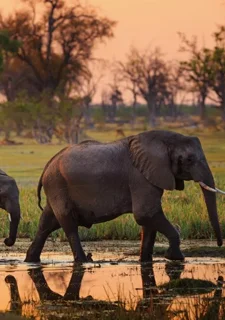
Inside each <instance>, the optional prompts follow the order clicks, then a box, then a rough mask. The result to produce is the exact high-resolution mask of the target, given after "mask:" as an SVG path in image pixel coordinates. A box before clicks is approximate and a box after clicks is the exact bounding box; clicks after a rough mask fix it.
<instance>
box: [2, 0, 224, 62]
mask: <svg viewBox="0 0 225 320" xmlns="http://www.w3.org/2000/svg"><path fill="white" fill-rule="evenodd" d="M19 3H20V1H19V0H0V10H3V11H4V13H6V14H7V13H9V12H10V11H12V10H14V9H15V8H16V7H18V5H19ZM68 3H69V4H72V3H73V0H68ZM85 3H89V4H91V5H93V6H95V7H97V8H98V10H99V13H101V14H102V15H106V16H108V17H109V18H111V19H114V20H116V21H117V22H118V23H117V26H116V28H115V37H114V39H111V40H109V41H107V43H106V44H105V45H99V47H98V48H97V50H96V54H95V55H96V56H97V57H101V58H105V59H108V60H118V59H120V60H122V59H123V58H124V57H125V55H126V53H127V51H128V50H129V48H130V46H131V45H134V46H136V47H137V48H139V49H145V48H147V47H149V46H153V47H155V46H160V47H161V49H162V51H163V52H164V53H165V54H166V58H168V59H173V58H174V59H175V58H178V59H179V58H181V57H182V54H181V53H179V52H178V49H179V43H180V41H179V37H178V35H177V32H178V31H181V32H184V33H185V34H186V35H187V36H189V37H191V36H192V35H197V36H198V38H199V43H201V44H203V43H204V44H205V45H206V46H209V47H210V46H212V44H213V40H212V39H211V35H212V32H213V31H215V29H216V26H217V25H218V24H225V0H89V1H85Z"/></svg>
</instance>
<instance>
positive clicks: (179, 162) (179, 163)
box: [177, 156, 183, 165]
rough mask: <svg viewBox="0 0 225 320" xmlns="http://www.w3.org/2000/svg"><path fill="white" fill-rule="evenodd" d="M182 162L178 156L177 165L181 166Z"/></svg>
mask: <svg viewBox="0 0 225 320" xmlns="http://www.w3.org/2000/svg"><path fill="white" fill-rule="evenodd" d="M182 160H183V159H182V156H179V157H178V160H177V162H178V165H181V164H182V162H183V161H182Z"/></svg>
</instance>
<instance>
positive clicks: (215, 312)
mask: <svg viewBox="0 0 225 320" xmlns="http://www.w3.org/2000/svg"><path fill="white" fill-rule="evenodd" d="M183 270H184V264H180V263H166V266H165V271H166V274H167V275H168V276H169V282H168V284H171V282H173V284H174V283H176V280H177V281H179V280H181V281H182V280H185V279H181V278H180V277H181V274H182V272H183ZM141 277H142V287H143V299H142V300H140V301H139V302H138V304H137V307H136V311H139V312H143V311H145V312H149V313H150V314H153V313H154V315H155V317H156V319H172V318H173V316H174V317H175V318H176V319H184V318H185V319H189V318H190V317H189V316H188V315H187V314H186V313H187V310H179V308H178V309H176V310H174V311H173V310H171V311H170V308H169V306H170V307H171V306H172V304H171V303H172V301H173V299H174V298H175V295H174V294H172V293H171V292H170V293H168V294H166V293H165V291H164V292H163V291H162V287H161V292H160V290H159V289H158V288H157V287H156V281H155V276H154V270H153V265H152V264H147V265H144V266H143V265H142V266H141ZM188 280H189V281H190V283H191V282H192V283H195V282H196V283H197V281H198V280H195V279H188ZM174 281H175V282H174ZM208 284H210V282H209V283H208ZM222 284H223V277H222V276H218V279H217V286H216V288H214V287H215V285H214V284H213V283H211V285H212V288H209V290H208V291H207V292H205V293H209V292H210V291H211V292H212V291H213V290H214V295H213V297H212V298H211V299H212V301H211V303H209V301H207V300H205V302H206V307H204V304H201V306H202V309H203V310H202V313H203V314H202V315H201V317H200V318H199V319H201V320H208V319H210V320H212V319H219V312H220V306H221V303H222V302H223V303H224V298H223V297H222ZM164 285H165V284H164ZM175 286H176V285H175ZM186 286H187V283H186V285H185V283H184V287H183V288H182V287H181V288H180V289H183V290H182V291H185V288H187V289H190V288H188V287H186ZM164 287H165V286H164ZM171 289H172V290H173V286H172V288H171ZM174 289H176V288H174ZM193 289H194V288H193ZM199 289H201V291H203V290H204V288H199ZM192 291H193V293H192V294H194V295H196V294H198V289H197V288H196V291H195V293H194V290H192ZM189 292H190V291H189ZM201 293H202V292H201ZM192 294H190V296H191V295H192ZM199 295H200V293H199ZM183 296H185V297H188V295H187V292H186V294H185V293H184V294H183ZM179 297H180V298H182V293H181V292H180V293H179ZM198 302H200V299H199V300H198ZM178 303H179V302H178ZM187 303H188V304H189V305H187V308H188V309H189V308H190V305H191V304H192V303H191V301H190V300H189V301H187ZM181 306H182V304H181ZM195 307H196V306H195ZM197 308H198V309H200V305H198V306H197ZM198 311H199V310H198ZM184 313H185V315H184ZM178 314H179V315H178Z"/></svg>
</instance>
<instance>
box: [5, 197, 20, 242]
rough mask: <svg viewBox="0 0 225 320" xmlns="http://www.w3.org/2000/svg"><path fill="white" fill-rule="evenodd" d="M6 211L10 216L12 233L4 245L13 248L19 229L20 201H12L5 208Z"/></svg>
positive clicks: (10, 232) (16, 199)
mask: <svg viewBox="0 0 225 320" xmlns="http://www.w3.org/2000/svg"><path fill="white" fill-rule="evenodd" d="M5 209H6V211H7V212H8V213H9V214H10V218H11V219H10V231H9V237H8V238H6V239H5V241H4V243H5V244H6V245H7V246H8V247H11V246H13V245H14V243H15V241H16V235H17V229H18V225H19V222H20V205H19V199H18V198H15V199H10V200H8V201H7V203H6V206H5Z"/></svg>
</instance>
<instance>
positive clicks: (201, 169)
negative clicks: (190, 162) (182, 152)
mask: <svg viewBox="0 0 225 320" xmlns="http://www.w3.org/2000/svg"><path fill="white" fill-rule="evenodd" d="M191 174H192V177H193V180H194V181H196V182H203V184H205V185H207V186H209V187H210V188H214V189H215V182H214V179H213V175H212V173H211V171H210V169H209V166H208V163H207V162H206V160H204V161H201V162H200V163H199V164H198V165H195V166H194V168H193V169H192V171H191ZM200 185H201V184H200ZM201 189H202V192H203V195H204V199H205V203H206V206H207V210H208V215H209V219H210V222H211V225H212V227H213V230H214V233H215V235H216V239H217V245H218V246H222V244H223V239H222V234H221V229H220V224H219V219H218V213H217V205H216V194H215V193H213V192H211V191H209V190H207V189H205V188H204V187H203V186H202V185H201Z"/></svg>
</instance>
